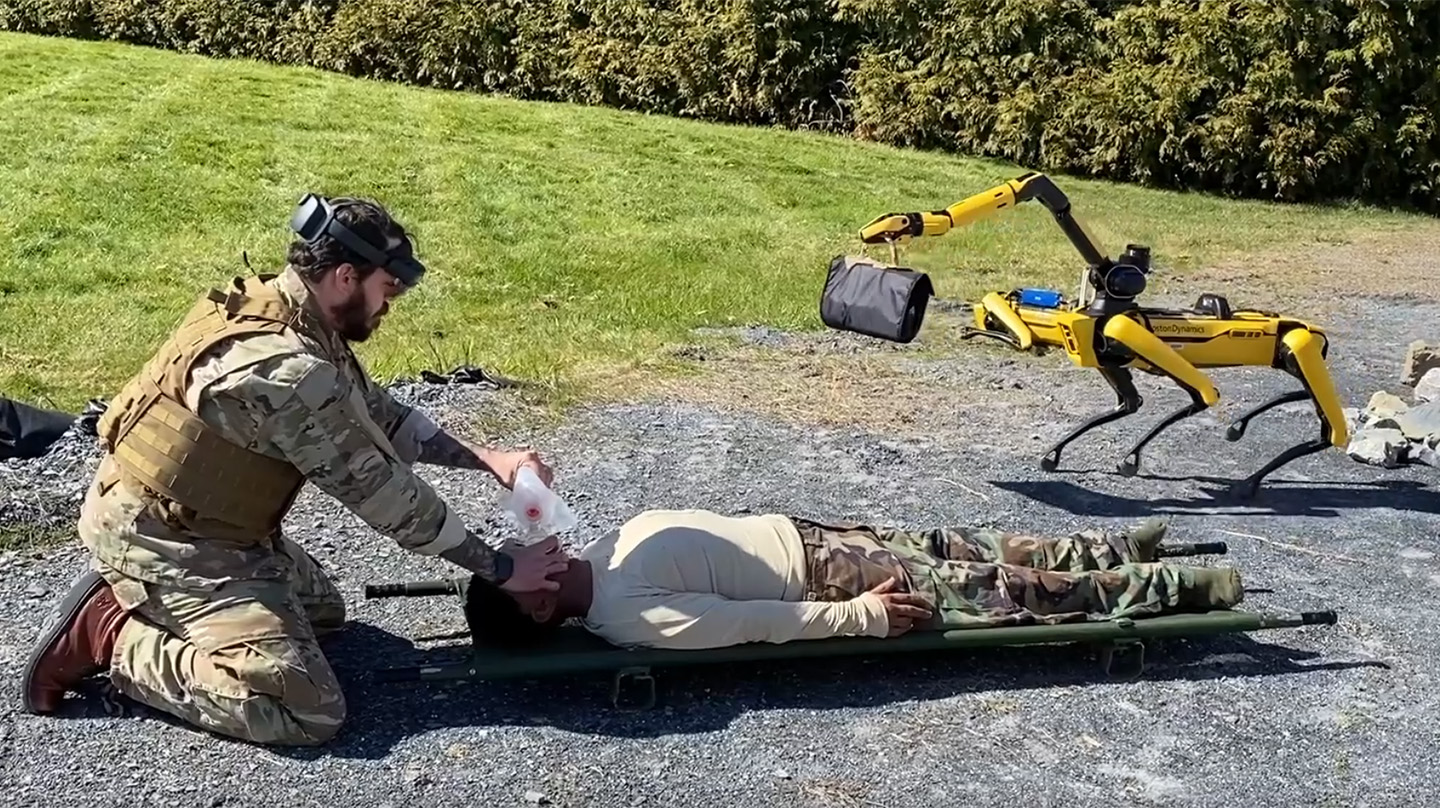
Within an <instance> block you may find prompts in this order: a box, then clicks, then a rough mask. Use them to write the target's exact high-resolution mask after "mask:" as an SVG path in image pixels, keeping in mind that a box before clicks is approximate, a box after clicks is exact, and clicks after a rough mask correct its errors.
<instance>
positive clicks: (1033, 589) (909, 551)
mask: <svg viewBox="0 0 1440 808" xmlns="http://www.w3.org/2000/svg"><path fill="white" fill-rule="evenodd" d="M791 521H792V522H794V523H795V526H796V527H797V528H798V529H799V531H800V536H801V539H802V542H803V544H804V545H805V549H806V555H807V559H808V563H809V586H810V592H809V593H808V596H809V597H812V598H814V599H817V600H847V599H849V598H852V597H855V596H857V595H859V594H860V593H862V592H865V591H867V590H869V589H872V588H874V587H875V586H877V585H879V584H881V583H883V582H884V581H885V579H886V578H888V577H891V576H893V577H894V578H895V579H896V583H897V584H898V586H896V587H895V588H894V589H893V590H892V591H896V592H903V591H909V592H913V593H915V594H919V595H921V596H923V597H924V598H925V599H927V600H928V601H929V602H930V603H931V604H932V605H933V611H934V615H933V616H932V617H931V618H930V620H928V621H924V622H920V623H916V625H915V628H916V629H918V630H949V629H956V628H972V627H994V626H1007V625H1023V624H1035V623H1050V624H1053V623H1060V622H1072V621H1079V620H1093V619H1115V618H1119V617H1144V616H1149V615H1156V614H1161V613H1168V612H1175V611H1194V610H1197V609H1198V610H1204V609H1222V608H1230V607H1232V606H1234V605H1236V604H1237V603H1239V602H1240V601H1241V600H1242V599H1243V590H1242V589H1241V584H1240V576H1239V572H1238V571H1236V570H1234V569H1233V568H1205V567H1196V566H1188V565H1181V564H1174V563H1169V562H1159V561H1156V560H1155V557H1156V550H1157V549H1158V548H1159V546H1160V541H1161V539H1162V538H1163V536H1164V533H1165V527H1164V525H1163V523H1161V522H1159V521H1157V520H1150V521H1148V522H1146V523H1144V524H1141V525H1139V526H1137V527H1135V528H1132V529H1130V530H1128V531H1108V532H1107V531H1102V530H1099V529H1091V530H1084V531H1077V532H1075V533H1071V534H1069V535H1067V536H1058V537H1048V538H1047V537H1039V536H1032V535H1026V534H1021V533H1014V532H1007V531H1001V530H995V529H990V528H970V527H948V528H935V529H929V530H915V531H911V530H902V529H898V528H893V527H886V526H877V525H867V524H862V523H857V522H838V523H829V522H818V521H812V520H808V519H803V518H797V517H791Z"/></svg>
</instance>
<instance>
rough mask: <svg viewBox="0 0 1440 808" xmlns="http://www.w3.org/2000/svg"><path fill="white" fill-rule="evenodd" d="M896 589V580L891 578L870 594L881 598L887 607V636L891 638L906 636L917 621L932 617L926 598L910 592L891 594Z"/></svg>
mask: <svg viewBox="0 0 1440 808" xmlns="http://www.w3.org/2000/svg"><path fill="white" fill-rule="evenodd" d="M894 588H895V579H894V578H893V577H891V578H886V579H885V581H884V583H881V584H880V585H879V586H877V587H875V588H874V589H871V590H870V594H872V595H875V596H877V597H879V598H880V602H881V603H883V604H884V605H885V616H886V617H888V618H890V633H889V634H888V635H886V636H889V637H898V636H900V635H901V634H904V633H905V632H907V631H909V630H910V629H912V628H914V626H915V621H916V620H927V619H929V617H930V615H931V611H930V609H929V604H928V603H927V602H926V601H925V599H924V598H922V597H920V596H919V595H914V594H911V593H909V592H891V591H890V590H891V589H894Z"/></svg>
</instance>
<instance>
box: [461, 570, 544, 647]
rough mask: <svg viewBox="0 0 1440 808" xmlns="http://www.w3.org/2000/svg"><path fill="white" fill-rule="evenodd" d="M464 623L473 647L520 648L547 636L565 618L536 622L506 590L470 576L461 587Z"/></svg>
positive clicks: (477, 577)
mask: <svg viewBox="0 0 1440 808" xmlns="http://www.w3.org/2000/svg"><path fill="white" fill-rule="evenodd" d="M465 622H466V624H467V625H468V626H469V627H470V641H471V642H472V643H474V644H475V645H477V646H492V647H497V648H520V647H524V646H528V645H535V644H537V643H539V642H541V641H543V640H546V639H549V637H550V635H551V634H553V633H554V632H555V630H556V629H558V628H559V627H560V626H561V625H563V624H564V622H565V619H564V618H563V617H551V618H550V619H549V620H547V621H546V622H544V623H541V622H538V621H536V620H535V619H534V618H533V617H531V616H530V615H528V614H526V613H525V612H524V611H522V610H521V609H520V604H519V602H517V601H516V600H515V598H513V597H511V595H510V593H509V592H506V591H505V590H503V589H501V588H500V587H498V586H496V585H495V584H492V583H490V582H489V581H486V580H484V579H483V578H480V577H479V576H471V578H470V583H469V585H468V586H467V587H466V589H465Z"/></svg>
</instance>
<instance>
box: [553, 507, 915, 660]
mask: <svg viewBox="0 0 1440 808" xmlns="http://www.w3.org/2000/svg"><path fill="white" fill-rule="evenodd" d="M580 557H581V558H582V559H584V560H586V561H589V562H590V564H591V569H592V570H593V573H594V601H593V603H592V605H591V607H590V611H589V613H588V614H587V615H586V618H585V625H586V627H587V628H588V629H589V630H590V631H592V632H593V633H595V634H596V635H598V636H600V637H603V638H604V639H606V640H608V641H610V642H611V643H614V644H616V645H621V646H646V647H652V648H685V649H696V648H719V647H724V646H730V645H737V644H740V643H747V642H769V643H783V642H790V641H792V640H814V639H821V638H825V637H840V636H872V637H884V636H885V635H886V633H887V632H888V627H889V620H888V619H887V617H886V615H885V607H884V605H883V604H882V603H881V602H880V599H879V598H878V597H876V596H875V595H872V594H868V593H866V594H863V595H861V596H860V597H858V598H855V599H854V600H849V601H841V602H822V601H809V600H805V599H804V593H805V580H806V563H805V552H804V547H803V545H802V544H801V542H800V534H799V532H798V531H797V530H796V529H795V526H794V524H793V523H791V522H790V520H789V519H787V518H785V517H784V516H781V515H778V514H764V515H757V516H723V515H720V514H717V513H713V512H711V511H705V510H651V511H645V512H643V513H641V514H640V515H638V516H636V517H635V518H633V519H631V520H630V521H628V522H626V523H625V524H624V525H622V526H621V527H620V528H619V529H617V530H614V531H611V532H610V533H608V534H606V535H604V536H602V537H601V538H599V539H597V540H595V541H594V542H593V543H591V544H590V545H588V546H587V547H585V548H584V549H583V550H582V551H581V553H580Z"/></svg>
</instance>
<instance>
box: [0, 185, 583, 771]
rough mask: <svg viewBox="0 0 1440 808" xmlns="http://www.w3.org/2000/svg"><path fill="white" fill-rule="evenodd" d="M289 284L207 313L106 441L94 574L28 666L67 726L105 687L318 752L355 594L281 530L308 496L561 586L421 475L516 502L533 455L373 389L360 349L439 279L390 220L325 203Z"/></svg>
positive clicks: (420, 547) (271, 281)
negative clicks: (66, 701) (77, 703)
mask: <svg viewBox="0 0 1440 808" xmlns="http://www.w3.org/2000/svg"><path fill="white" fill-rule="evenodd" d="M291 226H292V228H293V229H294V230H295V231H296V232H297V233H298V234H299V235H300V238H299V239H298V240H296V241H295V242H293V243H292V245H291V246H290V250H289V255H288V266H286V268H285V270H284V271H283V273H282V274H280V275H278V276H273V277H272V276H262V277H257V278H237V279H235V281H234V282H233V285H231V286H230V287H229V288H228V289H226V290H224V291H220V290H212V291H211V292H210V293H209V294H208V295H206V296H204V297H202V298H201V299H200V300H199V301H198V302H197V303H196V304H195V306H194V308H192V309H191V310H190V312H189V314H188V315H187V316H186V317H185V319H184V321H183V322H182V324H181V325H180V327H179V328H178V330H177V331H176V332H175V334H174V335H173V336H172V337H171V338H170V339H169V340H168V341H167V342H166V343H165V344H164V345H163V346H161V348H160V349H159V351H158V352H157V353H156V355H155V356H154V357H153V358H152V359H151V360H150V361H149V363H147V364H146V365H145V367H144V368H143V369H142V370H141V371H140V373H139V374H138V375H136V376H135V377H134V378H133V379H131V380H130V382H128V383H127V384H126V385H125V387H124V388H123V389H122V390H121V392H120V393H119V395H118V396H117V397H116V398H115V399H114V400H113V401H111V402H110V405H109V407H108V409H107V410H106V411H105V413H104V417H103V419H102V420H101V422H100V424H99V434H100V439H101V441H102V442H103V445H104V448H105V450H106V453H105V455H104V457H103V460H102V462H101V464H100V467H99V469H98V472H97V473H96V475H95V479H94V481H93V482H92V484H91V486H90V488H89V491H88V492H87V494H86V498H85V503H84V506H83V511H82V514H81V518H80V524H79V531H80V536H81V539H82V541H83V542H84V544H85V546H86V547H87V548H88V549H89V550H90V552H91V554H92V556H93V570H92V571H91V572H89V573H87V574H86V575H84V576H82V578H81V579H80V580H79V581H78V582H77V583H76V585H75V586H74V588H72V590H71V591H70V592H69V594H68V595H66V597H65V598H64V599H63V600H62V601H61V603H60V605H59V608H58V610H57V613H56V616H55V619H54V620H53V621H52V623H51V625H49V626H48V627H47V628H46V630H45V631H44V632H43V633H42V635H41V637H40V639H39V641H38V642H37V644H36V646H35V648H34V650H33V652H32V653H31V655H30V659H29V661H28V663H27V665H26V668H25V673H24V682H23V688H22V690H23V701H24V706H25V709H26V710H27V711H29V712H34V713H48V712H51V711H53V710H55V709H56V708H57V707H58V706H59V703H60V701H61V699H62V698H63V697H64V695H65V693H67V692H68V691H71V690H73V689H74V688H75V686H76V685H77V684H78V683H79V682H80V681H81V679H82V678H84V677H86V676H90V675H92V674H96V673H108V675H109V678H110V680H111V681H112V682H113V683H114V685H115V687H116V689H117V690H118V691H119V692H120V693H122V694H124V695H125V696H128V697H130V698H132V699H135V700H137V701H139V702H142V703H144V704H147V705H149V706H151V707H154V708H156V709H159V710H162V711H165V712H167V713H170V714H173V715H175V716H178V717H180V718H182V719H184V720H186V721H188V722H190V723H191V724H194V725H195V726H198V727H203V728H205V729H207V730H211V731H214V732H217V733H221V734H224V735H228V736H232V737H235V738H242V739H247V740H251V741H256V742H262V743H275V744H318V743H322V742H324V741H326V740H328V739H330V738H331V737H333V736H334V735H335V734H336V732H337V730H339V728H340V726H341V724H342V722H343V721H344V719H345V698H344V696H343V694H342V693H341V691H340V686H339V683H338V681H337V680H336V677H335V674H334V672H333V671H332V670H331V668H330V666H329V664H328V663H327V662H326V659H325V657H324V656H323V655H322V653H321V651H320V649H319V646H318V645H317V642H316V638H317V637H318V636H321V635H323V634H326V633H328V632H332V631H334V630H335V629H337V628H339V627H340V626H341V624H342V623H343V622H344V621H345V604H344V603H343V602H342V600H341V597H340V594H339V592H338V591H337V590H336V588H335V586H334V585H333V584H332V583H331V582H330V581H329V580H328V579H327V577H326V576H325V574H324V573H323V572H322V571H321V569H320V567H319V565H318V564H317V563H316V562H315V560H314V559H312V558H311V557H310V556H309V555H308V554H307V553H306V552H305V551H304V550H303V549H301V548H300V547H299V546H297V545H296V544H295V543H294V542H293V541H291V540H290V539H289V538H288V537H286V536H285V535H282V533H281V531H280V525H281V522H282V520H283V519H284V518H285V515H286V513H287V512H288V510H289V509H290V507H291V504H292V503H293V502H294V499H295V497H296V495H297V494H298V493H299V491H300V489H301V487H302V486H303V485H304V483H305V482H306V481H309V482H310V483H312V484H313V485H314V486H315V487H316V488H317V489H319V490H320V491H323V492H325V493H326V494H328V495H330V496H332V497H334V498H336V499H337V500H339V501H340V502H342V503H343V504H344V505H345V506H346V507H347V508H348V509H349V510H350V511H351V512H353V513H355V514H356V515H357V516H359V517H360V518H361V519H363V520H364V521H365V522H366V523H367V524H368V525H369V526H370V527H372V528H373V529H375V530H376V531H377V532H379V533H380V534H382V535H384V536H387V537H389V538H390V539H392V540H394V541H395V542H397V543H398V544H399V545H400V546H401V547H403V548H405V549H406V550H409V551H411V552H415V553H419V554H422V555H428V556H438V557H440V558H443V559H445V560H447V561H450V562H452V563H454V564H456V565H458V566H460V567H462V568H463V569H465V570H468V571H470V572H471V573H473V574H474V575H475V576H476V577H477V578H479V579H482V580H485V581H488V582H490V583H491V584H493V585H495V586H497V587H499V588H501V589H503V590H504V591H506V592H510V593H515V594H523V593H527V592H533V591H537V590H541V589H545V588H554V587H555V586H556V584H555V583H554V582H551V581H548V580H546V575H547V574H549V573H552V572H555V571H558V570H563V569H564V567H565V563H564V555H563V553H560V552H559V550H558V545H557V543H556V542H554V541H553V540H552V541H550V542H548V543H544V544H540V545H535V546H533V547H528V548H524V549H521V550H516V551H514V552H511V553H498V552H496V551H494V550H492V549H491V548H490V547H489V546H488V545H487V544H486V543H485V542H484V541H483V540H482V539H481V538H480V537H479V536H477V535H475V534H474V533H472V532H470V531H469V530H467V529H466V527H465V525H464V524H462V522H461V519H460V516H459V515H458V514H457V513H456V512H455V511H454V510H453V509H451V508H450V507H449V506H448V505H447V504H446V503H445V501H444V500H443V499H441V497H440V496H439V495H438V494H437V493H436V492H435V490H434V489H433V488H432V487H431V486H430V485H428V484H427V483H426V482H425V481H424V480H423V479H421V478H420V477H419V476H417V475H416V474H415V472H414V471H413V470H412V469H411V464H413V463H416V462H421V463H433V464H440V465H445V466H452V467H461V468H469V469H479V470H485V471H488V472H489V473H491V474H493V475H494V477H495V478H496V479H497V481H498V482H499V483H500V484H501V485H504V486H506V487H509V486H511V485H513V482H514V477H515V473H516V471H517V470H518V469H519V468H520V467H521V466H524V465H530V466H532V467H533V468H534V469H535V470H536V472H537V473H538V474H539V475H540V477H541V478H542V479H544V480H546V481H547V482H548V481H549V480H550V470H549V469H548V468H547V467H546V466H545V464H544V463H543V462H541V460H540V458H539V457H538V456H537V455H535V454H534V453H533V452H522V451H501V450H493V449H487V448H482V447H478V446H474V445H471V444H468V443H465V442H463V441H460V440H457V439H456V438H454V437H452V436H451V435H449V434H447V433H446V432H445V431H444V430H442V429H440V428H438V427H437V425H436V424H435V423H434V422H433V421H431V420H430V419H429V418H427V417H426V416H425V415H424V414H423V413H421V412H419V411H417V410H413V409H410V408H408V407H405V406H403V405H401V404H400V403H399V402H397V401H396V400H394V399H393V398H392V397H391V396H390V395H389V394H388V393H387V392H386V391H385V390H383V389H382V388H380V387H378V386H376V385H375V384H374V382H373V381H372V380H371V379H370V378H369V377H368V376H367V374H366V372H365V370H364V369H363V368H362V367H361V366H360V364H359V362H358V361H357V359H356V357H355V356H354V354H353V353H352V351H351V348H350V343H352V342H359V341H363V340H365V339H366V338H367V337H369V336H370V334H371V333H372V332H373V331H374V329H375V328H376V327H377V326H378V325H379V323H380V320H381V318H383V317H384V316H385V314H386V313H387V312H388V311H389V308H390V301H391V300H393V299H395V298H397V297H398V296H399V295H401V294H402V293H403V292H405V291H406V290H407V289H408V288H410V287H412V286H414V285H415V284H416V283H417V282H418V281H419V280H420V278H421V276H422V274H423V273H424V266H423V265H422V264H421V263H420V262H419V261H418V260H416V258H415V256H414V255H413V252H412V247H411V242H410V239H409V237H408V236H407V234H406V232H405V229H404V228H403V227H402V226H401V225H400V224H398V223H397V222H395V221H394V219H392V218H391V217H390V215H389V214H388V213H387V212H386V211H385V210H384V209H383V208H382V207H381V206H379V205H378V204H375V203H373V202H370V201H367V200H357V199H334V200H327V199H324V198H321V197H316V196H307V197H306V198H305V199H304V200H303V201H302V202H301V205H300V207H299V208H298V209H297V210H296V211H295V214H294V216H293V218H292V221H291Z"/></svg>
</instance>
